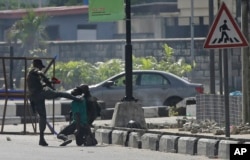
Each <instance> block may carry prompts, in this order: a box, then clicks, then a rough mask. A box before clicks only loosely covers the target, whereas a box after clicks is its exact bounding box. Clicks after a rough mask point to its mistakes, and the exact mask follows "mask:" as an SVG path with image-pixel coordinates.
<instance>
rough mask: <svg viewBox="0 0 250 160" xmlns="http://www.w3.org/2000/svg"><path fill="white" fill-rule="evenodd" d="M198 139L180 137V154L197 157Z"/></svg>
mask: <svg viewBox="0 0 250 160" xmlns="http://www.w3.org/2000/svg"><path fill="white" fill-rule="evenodd" d="M197 140H198V139H197V138H195V137H180V138H179V140H178V153H183V154H190V155H195V154H196V153H197Z"/></svg>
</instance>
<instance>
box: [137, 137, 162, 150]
mask: <svg viewBox="0 0 250 160" xmlns="http://www.w3.org/2000/svg"><path fill="white" fill-rule="evenodd" d="M159 140H160V135H159V134H153V133H145V134H143V135H142V137H141V143H142V145H141V146H142V147H141V148H142V149H150V150H154V151H158V150H159Z"/></svg>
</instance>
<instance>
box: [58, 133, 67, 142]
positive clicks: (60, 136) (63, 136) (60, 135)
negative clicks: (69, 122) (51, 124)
mask: <svg viewBox="0 0 250 160" xmlns="http://www.w3.org/2000/svg"><path fill="white" fill-rule="evenodd" d="M57 138H58V139H61V140H63V141H67V140H68V137H67V136H65V135H64V134H58V135H57Z"/></svg>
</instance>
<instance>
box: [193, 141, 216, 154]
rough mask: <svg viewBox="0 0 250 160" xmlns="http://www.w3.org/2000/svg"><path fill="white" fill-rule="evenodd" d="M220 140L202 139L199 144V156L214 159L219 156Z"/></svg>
mask: <svg viewBox="0 0 250 160" xmlns="http://www.w3.org/2000/svg"><path fill="white" fill-rule="evenodd" d="M218 146H219V140H216V139H205V138H201V139H199V140H198V143H197V154H198V155H203V156H207V157H210V158H214V157H216V156H218Z"/></svg>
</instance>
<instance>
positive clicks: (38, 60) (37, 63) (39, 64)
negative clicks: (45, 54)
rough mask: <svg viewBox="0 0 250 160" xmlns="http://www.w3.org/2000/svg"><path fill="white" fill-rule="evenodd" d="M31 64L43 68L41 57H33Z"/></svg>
mask: <svg viewBox="0 0 250 160" xmlns="http://www.w3.org/2000/svg"><path fill="white" fill-rule="evenodd" d="M33 66H34V67H38V68H40V67H41V68H45V66H44V65H43V62H42V60H41V59H34V60H33Z"/></svg>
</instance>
